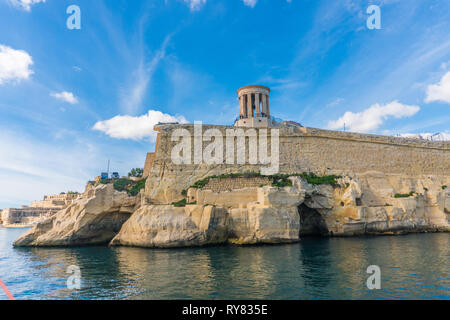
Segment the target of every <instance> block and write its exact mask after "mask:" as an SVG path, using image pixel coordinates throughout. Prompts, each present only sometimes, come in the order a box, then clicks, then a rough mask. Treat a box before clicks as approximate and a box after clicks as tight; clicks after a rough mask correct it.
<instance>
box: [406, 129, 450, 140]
mask: <svg viewBox="0 0 450 320" xmlns="http://www.w3.org/2000/svg"><path fill="white" fill-rule="evenodd" d="M399 136H400V137H405V138H415V139H423V140H432V141H450V131H444V132H439V133H403V134H399Z"/></svg>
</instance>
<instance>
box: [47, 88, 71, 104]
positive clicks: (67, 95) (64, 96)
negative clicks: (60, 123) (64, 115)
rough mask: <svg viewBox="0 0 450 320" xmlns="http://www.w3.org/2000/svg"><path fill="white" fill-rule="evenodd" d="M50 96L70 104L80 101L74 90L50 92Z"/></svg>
mask: <svg viewBox="0 0 450 320" xmlns="http://www.w3.org/2000/svg"><path fill="white" fill-rule="evenodd" d="M50 96H52V97H54V98H56V99H59V100H61V101H65V102H68V103H70V104H76V103H78V99H77V97H75V96H74V94H73V93H72V92H67V91H63V92H59V93H50Z"/></svg>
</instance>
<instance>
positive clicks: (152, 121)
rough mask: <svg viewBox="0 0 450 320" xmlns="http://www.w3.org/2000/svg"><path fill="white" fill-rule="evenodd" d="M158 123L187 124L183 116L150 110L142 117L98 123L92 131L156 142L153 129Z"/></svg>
mask: <svg viewBox="0 0 450 320" xmlns="http://www.w3.org/2000/svg"><path fill="white" fill-rule="evenodd" d="M158 122H179V123H187V120H186V119H185V118H184V117H183V116H171V115H169V114H165V113H162V112H160V111H155V110H149V111H148V113H147V114H144V115H142V116H137V117H133V116H115V117H114V118H111V119H109V120H105V121H99V122H97V123H96V124H95V125H94V127H93V128H92V129H94V130H98V131H102V132H104V133H106V134H107V135H108V136H110V137H112V138H117V139H132V140H141V139H144V138H150V140H151V141H154V140H155V138H156V132H155V131H153V127H154V126H155V125H156V124H157V123H158Z"/></svg>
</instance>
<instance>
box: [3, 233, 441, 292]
mask: <svg viewBox="0 0 450 320" xmlns="http://www.w3.org/2000/svg"><path fill="white" fill-rule="evenodd" d="M27 230H28V229H6V228H0V279H1V280H2V281H3V283H4V284H5V286H6V287H7V288H8V289H9V291H10V292H11V294H12V295H13V296H14V298H15V299H17V300H42V299H46V300H47V299H49V300H53V299H57V300H73V299H76V300H96V299H100V300H104V299H106V300H117V299H127V300H128V299H135V300H142V299H152V300H154V299H156V300H158V299H233V300H234V299H275V300H278V299H288V300H305V299H306V300H315V299H333V300H334V299H337V300H340V299H369V300H372V299H441V300H442V299H444V300H449V299H450V264H449V259H450V255H449V247H450V234H449V233H424V234H409V235H402V236H373V237H355V238H303V239H301V241H300V242H298V243H295V244H283V245H257V246H228V245H227V246H210V247H201V248H180V249H143V248H128V247H108V246H94V247H74V248H14V247H13V245H12V243H13V241H14V240H15V239H17V238H18V237H19V236H20V235H21V234H23V233H24V232H26V231H27ZM0 299H8V296H7V295H6V294H5V293H4V290H2V289H1V288H0Z"/></svg>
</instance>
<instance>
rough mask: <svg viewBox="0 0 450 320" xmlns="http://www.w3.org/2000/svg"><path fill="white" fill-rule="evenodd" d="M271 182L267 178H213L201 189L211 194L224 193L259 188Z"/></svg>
mask: <svg viewBox="0 0 450 320" xmlns="http://www.w3.org/2000/svg"><path fill="white" fill-rule="evenodd" d="M270 184H272V180H271V179H269V178H267V177H252V178H243V177H237V178H213V179H210V180H209V181H208V183H207V184H206V185H205V186H204V187H203V190H211V191H212V192H224V191H231V190H237V189H244V188H252V187H260V186H262V185H270Z"/></svg>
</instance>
